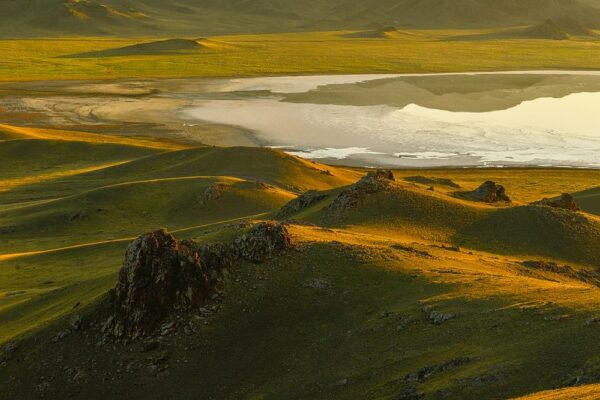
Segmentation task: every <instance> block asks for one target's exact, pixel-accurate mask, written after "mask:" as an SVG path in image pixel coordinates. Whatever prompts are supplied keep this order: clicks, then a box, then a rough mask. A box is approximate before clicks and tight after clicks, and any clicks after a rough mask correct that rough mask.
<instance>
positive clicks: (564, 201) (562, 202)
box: [533, 193, 580, 211]
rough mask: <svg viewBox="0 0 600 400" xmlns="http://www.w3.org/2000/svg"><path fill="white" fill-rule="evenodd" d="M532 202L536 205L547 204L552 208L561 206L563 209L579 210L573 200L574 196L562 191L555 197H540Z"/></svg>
mask: <svg viewBox="0 0 600 400" xmlns="http://www.w3.org/2000/svg"><path fill="white" fill-rule="evenodd" d="M533 204H534V205H536V206H547V207H553V208H562V209H564V210H569V211H579V210H580V208H579V206H578V205H577V203H576V202H575V198H574V197H573V195H572V194H569V193H563V194H562V195H561V196H560V197H559V198H557V199H547V198H544V199H542V200H540V201H536V202H535V203H533Z"/></svg>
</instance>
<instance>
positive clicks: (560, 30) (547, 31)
mask: <svg viewBox="0 0 600 400" xmlns="http://www.w3.org/2000/svg"><path fill="white" fill-rule="evenodd" d="M524 33H525V34H526V35H527V36H529V37H533V38H540V39H556V40H564V39H569V38H570V37H573V36H574V37H593V36H596V34H595V33H594V32H593V31H592V30H591V29H588V28H586V27H585V26H583V25H581V24H580V23H579V22H578V21H575V20H572V19H568V18H561V19H557V20H554V19H547V20H546V21H544V22H542V23H541V24H538V25H534V26H532V27H530V28H528V29H526V30H525V31H524Z"/></svg>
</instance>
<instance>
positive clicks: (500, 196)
mask: <svg viewBox="0 0 600 400" xmlns="http://www.w3.org/2000/svg"><path fill="white" fill-rule="evenodd" d="M463 195H464V197H466V198H468V199H471V200H476V201H483V202H485V203H500V202H505V203H510V202H511V200H510V197H508V195H507V194H506V189H505V188H504V186H502V185H499V184H497V183H496V182H493V181H487V182H484V183H483V184H482V185H481V186H479V187H478V188H477V189H475V190H474V191H472V192H466V193H463Z"/></svg>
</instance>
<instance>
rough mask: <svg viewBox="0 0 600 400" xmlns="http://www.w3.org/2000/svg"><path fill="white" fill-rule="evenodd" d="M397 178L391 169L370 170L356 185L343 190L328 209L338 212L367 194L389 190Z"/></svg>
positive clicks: (354, 204) (355, 203) (349, 206)
mask: <svg viewBox="0 0 600 400" xmlns="http://www.w3.org/2000/svg"><path fill="white" fill-rule="evenodd" d="M395 180H396V179H395V178H394V174H393V173H392V171H389V170H381V169H378V170H376V171H372V172H369V173H368V174H367V175H366V176H365V177H363V178H362V179H360V180H359V181H358V182H356V183H355V184H354V185H352V186H350V187H348V188H347V189H345V190H344V191H342V192H341V193H340V194H339V195H338V197H336V199H335V200H334V201H333V202H332V203H331V204H330V205H329V206H328V209H329V210H330V211H332V212H336V211H339V210H343V209H347V208H352V207H354V206H356V205H357V204H358V203H359V202H360V200H361V199H363V198H364V197H365V196H367V195H370V194H375V193H378V192H382V191H385V190H388V189H389V188H390V187H391V185H392V183H393V182H394V181H395Z"/></svg>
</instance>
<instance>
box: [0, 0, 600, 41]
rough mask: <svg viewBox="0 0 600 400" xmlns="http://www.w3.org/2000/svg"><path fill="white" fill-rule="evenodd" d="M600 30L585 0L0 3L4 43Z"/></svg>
mask: <svg viewBox="0 0 600 400" xmlns="http://www.w3.org/2000/svg"><path fill="white" fill-rule="evenodd" d="M562 17H567V18H572V19H575V20H578V21H580V22H581V23H582V24H583V25H585V26H598V25H599V24H600V9H598V8H596V7H594V6H592V5H589V4H583V3H581V2H580V1H578V0H524V1H520V2H514V1H511V0H500V1H492V0H482V1H475V0H418V1H414V0H399V1H396V0H383V1H373V0H370V1H368V2H355V1H351V0H327V1H315V0H301V1H291V0H282V1H278V2H272V1H252V2H250V1H245V0H226V1H214V0H197V1H192V0H179V1H174V0H170V1H161V2H159V1H140V0H108V1H102V2H100V1H98V0H33V1H28V2H26V3H24V2H21V1H16V0H3V1H0V22H1V25H0V26H2V28H0V35H2V36H4V37H23V36H44V35H130V36H131V35H133V36H135V35H138V36H139V35H146V36H162V37H164V36H167V35H175V34H179V35H193V36H201V35H211V34H217V33H264V32H288V31H299V30H305V31H306V30H333V29H346V28H373V29H381V28H382V27H386V26H397V27H400V28H406V27H410V28H456V27H463V28H466V27H498V26H516V25H532V24H537V23H540V22H541V21H544V20H546V19H549V18H562Z"/></svg>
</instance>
